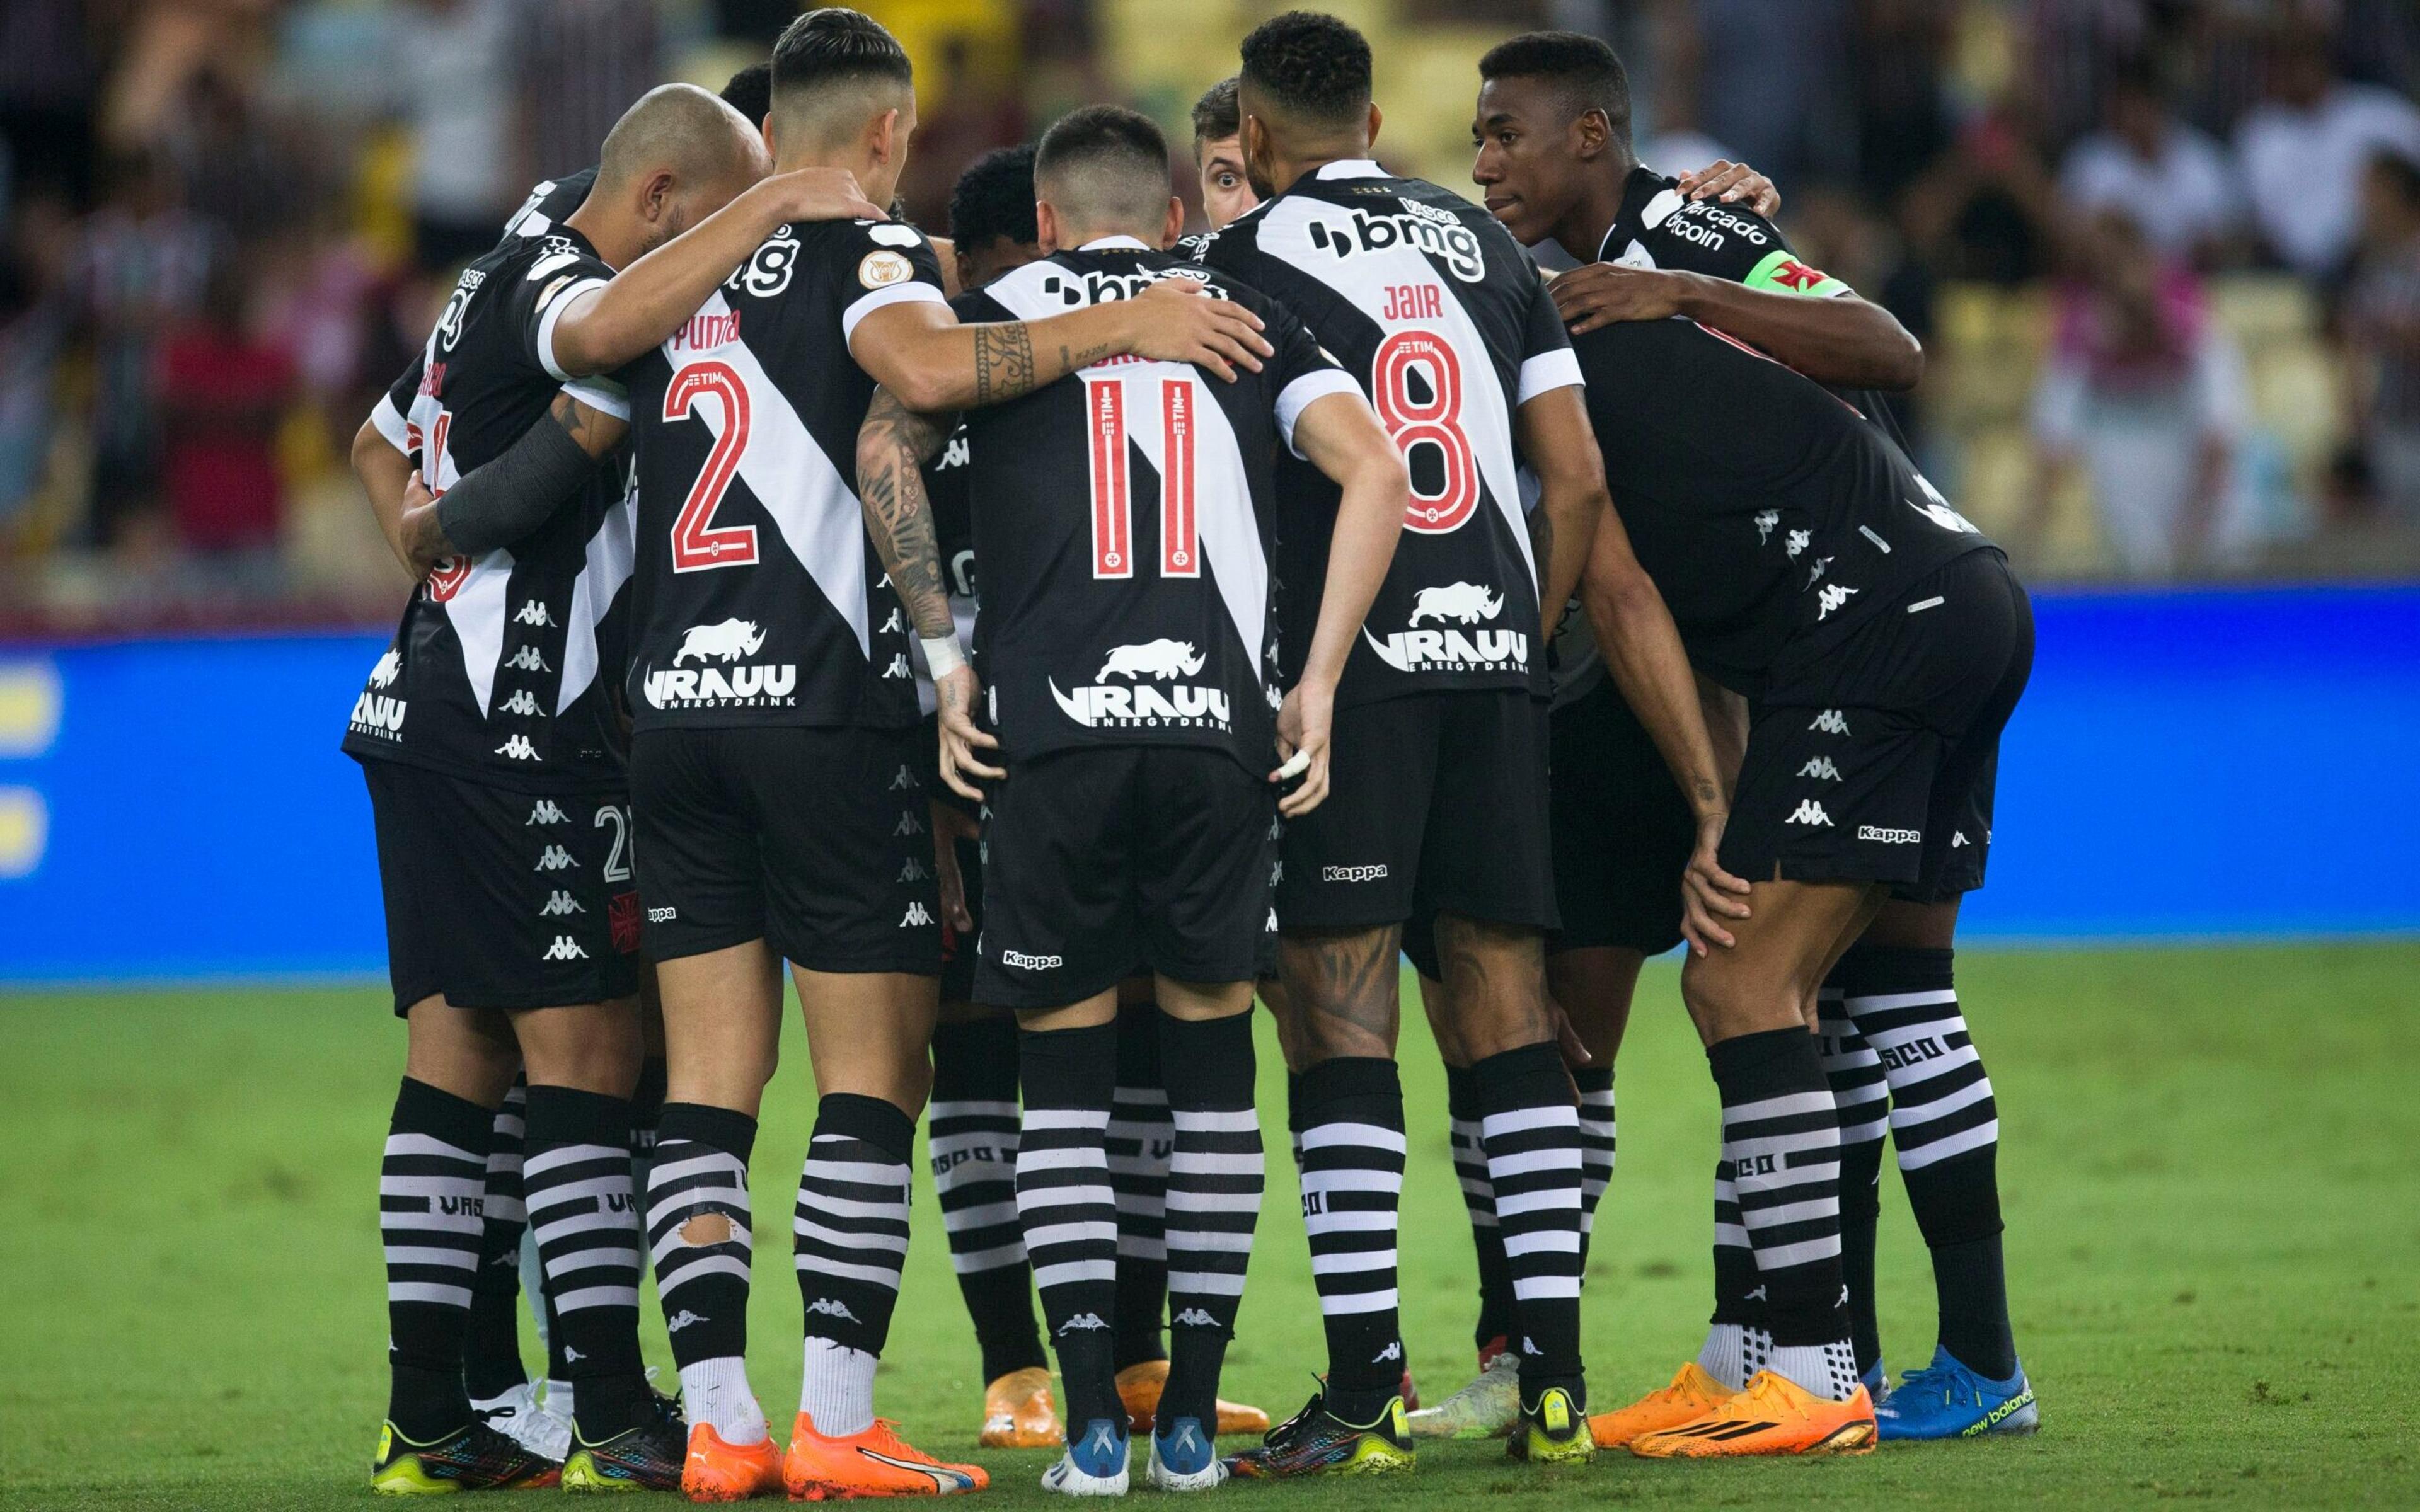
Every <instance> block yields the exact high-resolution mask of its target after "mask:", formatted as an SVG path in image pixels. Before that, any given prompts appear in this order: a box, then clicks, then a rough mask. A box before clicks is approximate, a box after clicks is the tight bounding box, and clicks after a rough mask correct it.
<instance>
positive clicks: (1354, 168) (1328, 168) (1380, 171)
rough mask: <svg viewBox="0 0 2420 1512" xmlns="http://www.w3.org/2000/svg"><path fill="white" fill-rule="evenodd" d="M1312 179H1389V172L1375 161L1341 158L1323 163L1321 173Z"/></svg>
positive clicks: (1320, 168)
mask: <svg viewBox="0 0 2420 1512" xmlns="http://www.w3.org/2000/svg"><path fill="white" fill-rule="evenodd" d="M1311 177H1313V178H1384V177H1387V170H1386V169H1384V168H1381V167H1379V166H1378V164H1377V162H1376V160H1375V159H1372V158H1339V159H1338V160H1336V161H1335V162H1323V163H1321V164H1320V165H1319V171H1318V172H1317V173H1315V174H1313V175H1311Z"/></svg>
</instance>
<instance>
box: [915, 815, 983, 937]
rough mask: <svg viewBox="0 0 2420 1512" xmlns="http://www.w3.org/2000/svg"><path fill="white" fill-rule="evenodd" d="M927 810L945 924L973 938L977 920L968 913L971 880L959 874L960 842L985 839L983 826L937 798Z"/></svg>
mask: <svg viewBox="0 0 2420 1512" xmlns="http://www.w3.org/2000/svg"><path fill="white" fill-rule="evenodd" d="M927 807H928V808H930V809H931V810H933V813H932V819H933V880H934V881H936V882H938V883H939V884H940V887H941V921H942V922H943V923H945V924H947V925H949V926H950V928H952V929H954V930H956V931H957V932H958V933H961V934H971V933H974V927H975V916H974V915H973V914H972V913H970V912H969V911H968V909H967V878H966V873H965V872H960V871H959V870H958V841H962V840H976V839H979V838H981V836H982V835H983V826H982V825H978V824H976V823H975V822H974V818H973V816H972V815H970V814H969V813H968V812H967V811H966V810H964V809H961V808H959V807H958V806H957V805H956V804H954V803H943V802H942V801H941V800H940V799H939V798H935V799H934V800H933V801H932V802H931V803H930V804H929V805H927Z"/></svg>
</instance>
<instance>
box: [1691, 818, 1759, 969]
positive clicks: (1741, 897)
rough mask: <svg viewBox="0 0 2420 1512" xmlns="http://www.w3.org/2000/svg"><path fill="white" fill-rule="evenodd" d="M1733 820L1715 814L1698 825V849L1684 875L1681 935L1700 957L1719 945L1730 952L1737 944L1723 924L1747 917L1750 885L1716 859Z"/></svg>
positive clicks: (1692, 854)
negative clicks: (1729, 920)
mask: <svg viewBox="0 0 2420 1512" xmlns="http://www.w3.org/2000/svg"><path fill="white" fill-rule="evenodd" d="M1728 819H1730V815H1729V814H1727V813H1714V814H1708V815H1707V816H1706V817H1705V818H1703V819H1700V820H1699V821H1698V845H1697V849H1696V850H1694V851H1692V852H1691V853H1690V855H1689V866H1688V870H1687V871H1685V872H1682V873H1681V933H1682V935H1683V937H1685V938H1686V939H1687V940H1688V942H1689V949H1691V950H1693V951H1695V952H1696V953H1698V954H1699V955H1704V954H1705V953H1706V952H1707V951H1708V950H1710V949H1713V948H1714V947H1715V946H1718V945H1719V946H1721V947H1722V948H1723V949H1727V950H1728V949H1730V948H1731V947H1732V946H1733V945H1736V944H1738V943H1739V942H1738V941H1736V940H1734V939H1733V938H1732V937H1731V932H1730V931H1729V930H1727V929H1725V928H1723V925H1722V921H1723V920H1724V919H1726V918H1747V917H1748V907H1747V883H1746V882H1745V881H1744V880H1743V879H1741V878H1739V877H1735V876H1733V875H1731V874H1730V872H1726V871H1724V870H1723V864H1722V862H1721V861H1720V860H1718V859H1716V856H1717V855H1718V854H1719V853H1720V852H1721V850H1722V846H1723V825H1724V823H1725V821H1727V820H1728Z"/></svg>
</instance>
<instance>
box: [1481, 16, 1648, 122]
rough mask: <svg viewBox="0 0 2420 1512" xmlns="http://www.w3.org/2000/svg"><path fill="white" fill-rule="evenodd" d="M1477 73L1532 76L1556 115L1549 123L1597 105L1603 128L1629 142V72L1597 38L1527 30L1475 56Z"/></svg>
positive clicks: (1490, 78)
mask: <svg viewBox="0 0 2420 1512" xmlns="http://www.w3.org/2000/svg"><path fill="white" fill-rule="evenodd" d="M1479 77H1480V78H1481V80H1483V81H1485V82H1486V83H1488V84H1495V83H1497V81H1499V80H1506V79H1525V80H1531V81H1534V82H1535V83H1536V84H1537V85H1540V86H1541V89H1542V99H1543V100H1545V101H1547V102H1548V103H1549V104H1551V106H1552V108H1553V109H1554V110H1555V111H1556V112H1557V113H1558V114H1559V116H1561V119H1560V120H1559V121H1556V122H1553V123H1552V124H1554V125H1558V126H1559V125H1564V124H1568V123H1569V122H1572V121H1575V120H1577V119H1578V118H1579V117H1580V116H1585V115H1587V114H1588V113H1589V112H1590V111H1592V110H1593V111H1598V112H1601V113H1602V114H1603V115H1604V116H1605V124H1606V131H1607V133H1608V134H1610V135H1611V136H1612V137H1613V138H1614V140H1616V141H1617V142H1620V143H1621V144H1622V145H1623V146H1624V147H1627V146H1628V145H1629V143H1630V75H1629V73H1628V72H1627V71H1626V70H1624V69H1623V68H1622V66H1621V55H1620V54H1617V53H1615V52H1614V50H1613V49H1612V48H1611V47H1609V46H1607V45H1606V43H1605V42H1604V41H1603V40H1602V39H1598V38H1594V37H1590V36H1586V35H1584V34H1583V33H1580V32H1528V33H1525V34H1523V35H1522V36H1519V37H1515V38H1513V39H1511V40H1509V41H1503V42H1498V43H1497V44H1496V45H1495V46H1494V47H1492V48H1489V49H1488V50H1487V54H1486V55H1485V56H1483V57H1481V59H1480V60H1479ZM1542 124H1544V123H1542Z"/></svg>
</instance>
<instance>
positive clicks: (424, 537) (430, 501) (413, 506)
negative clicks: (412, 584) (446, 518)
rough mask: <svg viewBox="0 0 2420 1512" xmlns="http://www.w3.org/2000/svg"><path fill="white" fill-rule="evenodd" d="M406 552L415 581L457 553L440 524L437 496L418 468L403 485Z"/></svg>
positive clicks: (412, 471)
mask: <svg viewBox="0 0 2420 1512" xmlns="http://www.w3.org/2000/svg"><path fill="white" fill-rule="evenodd" d="M403 551H404V556H405V557H406V559H407V560H409V562H410V563H411V575H412V577H414V578H426V577H427V576H428V575H429V574H430V573H432V572H434V571H436V570H437V564H438V563H441V562H443V561H444V560H445V559H446V558H447V557H450V556H452V555H453V554H454V543H453V542H451V541H449V540H447V539H445V529H444V527H443V526H442V525H440V524H438V523H437V496H436V495H434V494H432V493H430V492H429V491H428V484H427V480H425V479H423V478H422V477H421V475H420V470H419V469H418V468H414V469H412V470H411V478H410V480H409V481H407V482H406V483H405V484H404V486H403Z"/></svg>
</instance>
